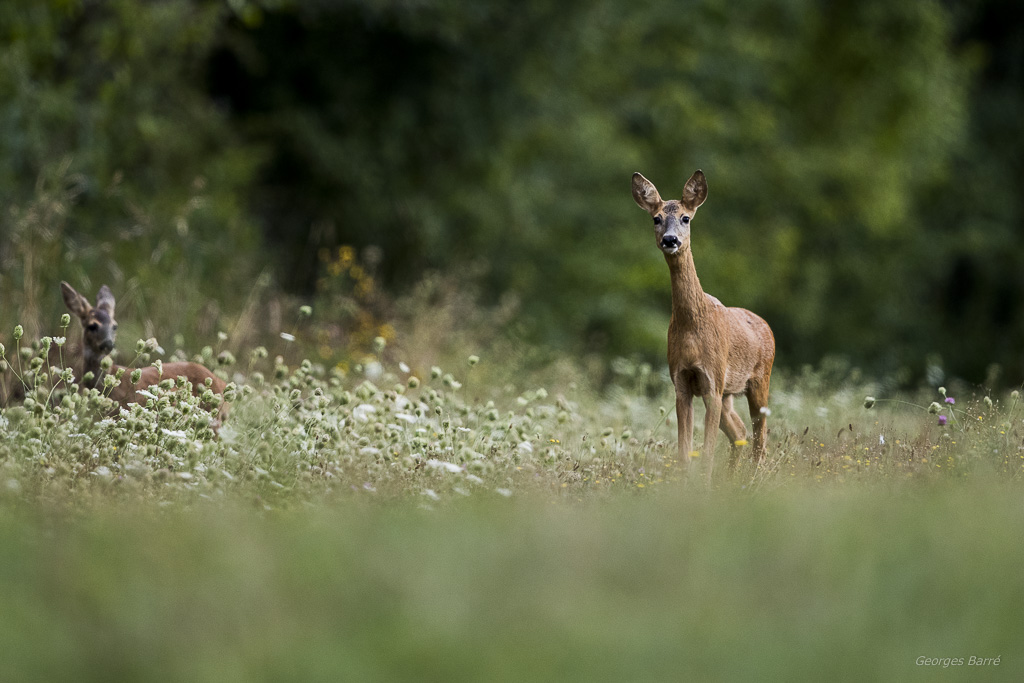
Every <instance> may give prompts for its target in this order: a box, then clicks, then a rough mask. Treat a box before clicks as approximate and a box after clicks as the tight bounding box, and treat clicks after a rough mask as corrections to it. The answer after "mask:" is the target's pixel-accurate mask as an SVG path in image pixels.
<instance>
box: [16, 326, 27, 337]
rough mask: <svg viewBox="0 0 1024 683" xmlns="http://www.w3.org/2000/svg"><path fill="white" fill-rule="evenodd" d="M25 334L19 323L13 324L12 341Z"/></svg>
mask: <svg viewBox="0 0 1024 683" xmlns="http://www.w3.org/2000/svg"><path fill="white" fill-rule="evenodd" d="M24 335H25V328H24V327H22V326H21V325H15V326H14V341H18V340H19V339H21V338H22V337H23V336H24Z"/></svg>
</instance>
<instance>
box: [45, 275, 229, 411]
mask: <svg viewBox="0 0 1024 683" xmlns="http://www.w3.org/2000/svg"><path fill="white" fill-rule="evenodd" d="M60 288H61V291H62V292H63V294H64V304H65V305H66V306H67V307H68V310H69V311H71V313H72V314H73V315H76V316H78V319H79V320H80V321H81V322H82V358H83V365H82V374H83V376H85V375H87V374H88V373H90V372H91V373H92V380H91V382H90V383H89V384H88V386H89V387H90V388H93V389H98V390H100V391H104V385H103V377H104V375H105V374H107V373H106V372H104V370H103V368H102V361H103V358H104V357H105V356H107V355H108V354H109V353H110V352H111V351H113V350H114V338H115V337H116V334H117V321H116V320H114V295H113V294H112V293H111V292H110V288H109V287H107V286H106V285H103V286H102V287H100V291H99V294H97V295H96V307H95V308H93V306H92V305H91V304H90V303H89V302H88V300H86V298H85V297H84V296H82V295H81V294H79V293H78V292H76V291H75V289H74V288H73V287H72V286H71V285H69V284H68V283H66V282H61V283H60ZM121 369H124V371H125V376H123V377H122V378H121V381H120V382H118V383H116V384H115V385H114V386H113V388H112V389H111V390H110V393H109V394H108V396H109V397H110V398H111V399H113V400H114V401H116V402H117V403H119V404H120V405H121V407H122V408H127V407H128V406H129V405H131V404H132V403H139V404H141V405H145V404H146V400H147V398H148V397H147V396H146V395H145V394H141V395H140V394H138V393H137V392H138V391H139V390H142V389H145V388H147V387H151V386H153V385H154V384H159V382H160V380H161V379H164V378H166V379H175V378H177V377H185V379H187V380H188V381H189V382H191V383H192V393H194V394H196V395H201V394H202V393H203V392H204V391H205V390H206V387H207V384H206V382H207V380H210V385H209V388H210V389H211V390H212V391H213V392H214V393H215V394H220V395H221V396H222V397H223V395H224V389H225V388H226V386H227V385H226V383H225V382H224V380H222V379H221V378H220V377H217V376H216V375H215V374H213V373H212V372H210V370H209V369H207V368H206V367H204V366H202V365H200V364H199V363H163V364H162V367H161V370H162V372H161V370H157V368H155V367H153V366H149V367H145V368H140V372H141V373H142V375H141V377H140V378H139V381H138V382H137V383H136V384H134V385H133V384H132V383H131V382H130V381H129V377H128V373H131V371H132V369H131V368H125V367H124V366H121V365H112V366H111V367H110V369H109V370H108V371H107V372H109V373H110V374H111V375H115V374H116V373H117V371H118V370H121ZM226 416H227V404H226V403H224V402H223V401H222V402H221V404H220V407H219V410H218V420H219V422H223V421H224V418H225V417H226ZM218 426H219V425H218V424H214V425H213V427H214V430H216V429H217V427H218Z"/></svg>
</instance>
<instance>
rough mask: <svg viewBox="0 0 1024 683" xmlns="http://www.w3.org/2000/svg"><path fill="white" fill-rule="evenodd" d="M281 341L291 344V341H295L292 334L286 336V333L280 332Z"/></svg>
mask: <svg viewBox="0 0 1024 683" xmlns="http://www.w3.org/2000/svg"><path fill="white" fill-rule="evenodd" d="M281 339H284V340H285V341H286V342H293V341H295V335H294V334H288V333H287V332H282V333H281Z"/></svg>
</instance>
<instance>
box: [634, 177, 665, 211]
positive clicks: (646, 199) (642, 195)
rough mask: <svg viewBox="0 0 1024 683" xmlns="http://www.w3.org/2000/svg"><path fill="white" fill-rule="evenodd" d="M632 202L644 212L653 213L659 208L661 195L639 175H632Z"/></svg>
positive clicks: (652, 184)
mask: <svg viewBox="0 0 1024 683" xmlns="http://www.w3.org/2000/svg"><path fill="white" fill-rule="evenodd" d="M633 201H635V202H636V205H637V206H639V207H640V208H641V209H643V210H644V211H648V212H650V211H654V210H656V209H657V208H658V207H659V206H661V195H660V194H658V188H656V187H655V186H654V183H652V182H651V181H650V180H648V179H647V178H644V177H643V176H642V175H640V174H639V173H634V174H633Z"/></svg>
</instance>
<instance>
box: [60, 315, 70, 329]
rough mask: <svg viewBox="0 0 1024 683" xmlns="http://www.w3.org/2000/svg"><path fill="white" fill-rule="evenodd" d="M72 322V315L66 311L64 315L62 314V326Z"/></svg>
mask: <svg viewBox="0 0 1024 683" xmlns="http://www.w3.org/2000/svg"><path fill="white" fill-rule="evenodd" d="M70 324H71V316H70V315H68V314H67V313H65V314H64V315H62V316H61V317H60V326H61V327H67V326H68V325H70Z"/></svg>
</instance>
